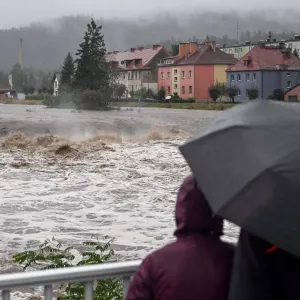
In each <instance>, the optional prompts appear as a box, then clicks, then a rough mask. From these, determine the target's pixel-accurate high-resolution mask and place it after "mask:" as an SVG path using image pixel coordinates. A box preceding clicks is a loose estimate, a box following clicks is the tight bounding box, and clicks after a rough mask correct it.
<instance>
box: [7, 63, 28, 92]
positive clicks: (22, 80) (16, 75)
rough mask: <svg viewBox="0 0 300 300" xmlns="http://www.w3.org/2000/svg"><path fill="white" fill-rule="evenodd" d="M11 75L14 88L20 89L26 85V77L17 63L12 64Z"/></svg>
mask: <svg viewBox="0 0 300 300" xmlns="http://www.w3.org/2000/svg"><path fill="white" fill-rule="evenodd" d="M11 75H12V80H13V87H14V89H16V90H18V91H22V88H23V87H24V86H26V85H27V81H28V80H27V79H28V78H27V76H26V74H25V72H24V70H23V69H22V68H21V66H20V64H19V63H16V64H14V65H13V67H12V69H11Z"/></svg>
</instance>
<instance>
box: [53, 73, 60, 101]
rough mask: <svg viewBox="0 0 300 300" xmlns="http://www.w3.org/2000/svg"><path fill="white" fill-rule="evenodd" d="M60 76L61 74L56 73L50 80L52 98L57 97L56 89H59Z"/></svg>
mask: <svg viewBox="0 0 300 300" xmlns="http://www.w3.org/2000/svg"><path fill="white" fill-rule="evenodd" d="M60 75H61V73H59V72H56V73H54V75H53V78H52V84H53V95H54V96H57V95H58V88H59V83H60Z"/></svg>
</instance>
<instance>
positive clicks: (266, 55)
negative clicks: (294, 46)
mask: <svg viewBox="0 0 300 300" xmlns="http://www.w3.org/2000/svg"><path fill="white" fill-rule="evenodd" d="M247 57H250V58H251V62H250V64H249V65H246V66H245V65H244V60H245V59H247ZM282 66H285V67H286V68H287V69H300V60H299V59H298V58H297V57H296V56H294V55H293V54H291V55H286V54H285V53H283V52H282V50H281V49H279V48H274V47H273V48H272V47H261V46H255V47H254V48H252V49H251V50H250V51H249V52H248V53H247V54H246V55H245V56H244V57H243V58H241V60H239V61H238V62H237V63H236V64H235V65H234V66H233V67H232V68H230V69H229V71H247V70H279V69H282V68H283V67H282Z"/></svg>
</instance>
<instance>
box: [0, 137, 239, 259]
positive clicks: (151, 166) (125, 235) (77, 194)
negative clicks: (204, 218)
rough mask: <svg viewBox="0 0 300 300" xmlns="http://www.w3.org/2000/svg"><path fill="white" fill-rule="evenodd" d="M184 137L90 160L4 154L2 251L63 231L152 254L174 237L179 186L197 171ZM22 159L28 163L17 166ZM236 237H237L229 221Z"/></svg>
mask: <svg viewBox="0 0 300 300" xmlns="http://www.w3.org/2000/svg"><path fill="white" fill-rule="evenodd" d="M178 143H181V141H165V142H163V141H156V142H144V143H121V144H115V145H111V147H112V148H113V149H114V150H115V151H99V152H90V153H87V154H86V157H85V159H84V160H80V161H78V160H77V161H76V160H75V161H74V160H72V159H66V158H63V157H61V158H57V160H56V161H55V163H53V162H52V161H49V158H47V156H43V155H39V154H37V153H30V152H25V151H17V152H0V165H1V169H0V178H2V180H1V181H0V199H1V211H0V220H1V242H0V251H1V253H2V254H10V253H12V252H15V251H19V250H24V249H28V248H33V247H34V248H35V247H36V245H37V244H39V242H40V241H43V240H44V239H45V238H49V237H50V238H51V237H52V236H55V237H56V238H57V239H61V240H62V241H65V242H69V243H78V244H80V243H81V242H82V241H84V240H88V239H90V238H91V237H92V236H98V237H100V238H101V237H104V236H105V235H109V236H112V237H114V238H115V239H116V240H115V243H116V245H117V249H118V250H119V253H121V254H122V255H123V256H125V257H127V258H137V257H139V258H141V257H144V256H145V255H146V254H147V253H148V251H150V250H153V249H156V248H158V247H161V246H163V245H164V244H166V243H168V242H170V241H171V240H172V239H173V230H174V205H175V200H176V194H177V191H178V187H179V186H180V184H181V182H182V180H183V178H184V177H185V176H186V175H187V174H189V168H188V166H187V165H186V163H185V161H184V159H183V158H182V156H181V154H180V153H179V151H178V147H177V146H178ZM19 161H22V162H24V161H25V162H26V167H25V168H15V167H12V166H13V165H14V164H16V163H18V162H19ZM226 233H227V235H228V238H227V239H230V240H232V239H234V238H235V237H236V235H237V229H236V228H235V227H232V226H229V225H227V231H226Z"/></svg>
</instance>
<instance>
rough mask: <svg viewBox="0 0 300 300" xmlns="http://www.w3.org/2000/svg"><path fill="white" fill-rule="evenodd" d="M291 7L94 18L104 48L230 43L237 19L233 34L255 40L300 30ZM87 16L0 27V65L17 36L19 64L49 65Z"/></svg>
mask: <svg viewBox="0 0 300 300" xmlns="http://www.w3.org/2000/svg"><path fill="white" fill-rule="evenodd" d="M298 15H299V13H298V12H297V11H280V12H276V11H271V10H265V11H262V10H257V11H247V12H237V11H226V12H213V11H200V10H199V11H195V12H194V13H192V14H189V13H185V14H181V15H180V14H175V13H174V14H170V13H166V12H160V13H159V14H154V16H153V17H150V16H148V17H147V18H142V17H136V18H123V19H121V18H102V19H100V18H98V19H97V18H95V19H96V20H97V22H98V23H101V24H102V25H103V31H104V34H105V40H106V44H107V48H108V50H127V49H129V48H131V47H134V46H141V45H152V44H155V43H160V44H164V45H165V46H167V47H170V45H171V44H172V43H176V42H178V41H179V40H182V41H185V40H189V39H194V40H201V39H204V38H205V36H206V35H209V36H210V37H211V38H214V39H217V42H219V43H227V44H228V43H234V42H235V41H236V36H237V22H238V23H239V38H240V40H243V39H252V40H259V39H261V38H265V37H266V33H267V32H268V31H272V32H273V33H274V35H275V36H276V34H275V33H277V37H279V38H288V37H290V36H292V35H293V34H295V33H299V32H300V19H299V18H298ZM89 20H90V17H89V16H83V15H78V16H66V17H61V18H58V19H52V20H47V21H46V20H45V22H41V23H32V24H31V25H28V26H23V27H20V28H11V29H2V30H0V41H1V43H0V69H10V68H11V67H12V65H13V64H14V63H16V62H17V61H18V55H19V39H20V38H22V39H23V49H24V54H23V57H24V65H25V66H27V67H35V68H41V69H45V68H47V69H55V68H59V67H60V66H61V64H62V61H63V58H64V57H65V55H66V54H67V52H69V51H70V52H71V53H73V54H74V53H75V52H76V49H77V48H78V44H79V43H80V42H81V40H82V37H83V35H84V31H85V26H86V24H87V23H88V21H89Z"/></svg>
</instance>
